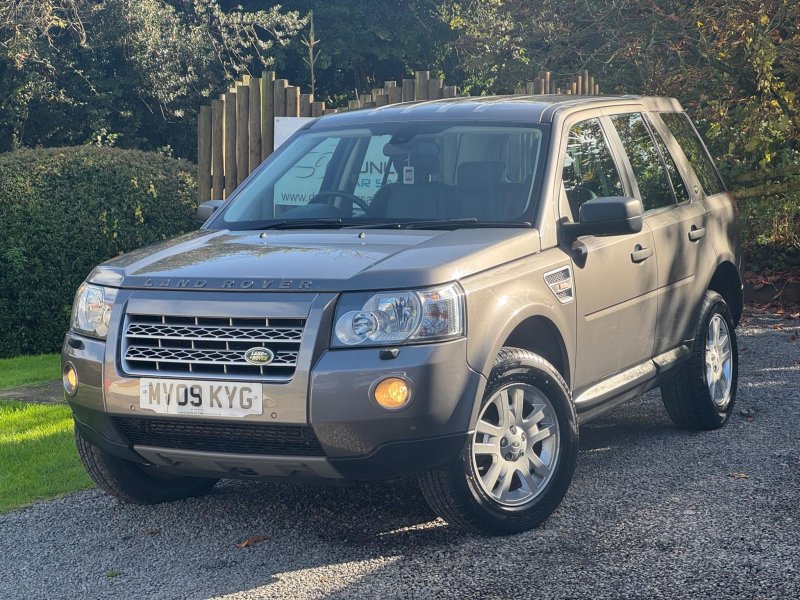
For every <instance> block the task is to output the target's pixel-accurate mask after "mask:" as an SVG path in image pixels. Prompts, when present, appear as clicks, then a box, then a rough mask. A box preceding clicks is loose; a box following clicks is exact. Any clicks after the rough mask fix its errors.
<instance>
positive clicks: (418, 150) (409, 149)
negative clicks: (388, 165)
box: [383, 140, 439, 158]
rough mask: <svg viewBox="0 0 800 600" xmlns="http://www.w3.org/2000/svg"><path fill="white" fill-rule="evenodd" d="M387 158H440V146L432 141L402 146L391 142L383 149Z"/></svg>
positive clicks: (414, 141)
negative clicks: (410, 155) (414, 156)
mask: <svg viewBox="0 0 800 600" xmlns="http://www.w3.org/2000/svg"><path fill="white" fill-rule="evenodd" d="M383 153H384V154H385V155H386V156H391V157H395V156H407V155H409V154H416V155H423V154H424V155H428V156H436V157H437V158H438V156H439V145H438V144H437V143H436V142H434V141H432V140H411V141H410V142H405V143H401V144H395V143H392V142H389V143H388V144H386V145H385V146H384V147H383Z"/></svg>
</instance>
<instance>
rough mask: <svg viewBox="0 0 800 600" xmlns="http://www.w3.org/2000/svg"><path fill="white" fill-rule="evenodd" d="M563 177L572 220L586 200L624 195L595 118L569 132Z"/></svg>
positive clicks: (577, 125) (579, 124)
mask: <svg viewBox="0 0 800 600" xmlns="http://www.w3.org/2000/svg"><path fill="white" fill-rule="evenodd" d="M562 177H563V180H564V189H565V190H566V192H567V199H568V200H569V205H570V208H571V209H572V218H573V220H577V219H578V209H580V206H581V204H583V203H584V202H586V201H587V200H591V199H592V198H600V197H603V196H622V195H623V191H622V180H621V179H620V176H619V172H618V171H617V167H616V166H615V165H614V159H613V158H612V156H611V152H610V151H609V149H608V144H606V140H605V137H603V129H602V127H600V122H599V121H598V120H597V119H588V120H586V121H581V122H580V123H577V124H575V125H573V127H572V129H570V130H569V137H568V138H567V153H566V156H564V172H563V174H562Z"/></svg>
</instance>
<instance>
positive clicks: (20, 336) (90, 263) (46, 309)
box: [0, 146, 196, 357]
mask: <svg viewBox="0 0 800 600" xmlns="http://www.w3.org/2000/svg"><path fill="white" fill-rule="evenodd" d="M195 198H196V188H195V180H194V165H192V164H191V163H188V162H186V161H179V160H175V159H171V158H166V157H164V156H162V155H160V154H153V153H146V152H139V151H137V150H118V149H113V148H98V147H91V146H78V147H71V148H48V149H37V150H19V151H14V152H8V153H5V154H0V357H7V356H15V355H17V354H34V353H42V352H52V351H55V350H57V349H58V348H59V347H60V345H61V342H62V339H63V336H64V332H65V331H66V329H67V327H68V325H69V314H70V307H71V305H72V299H73V295H74V293H75V290H76V289H77V287H78V286H79V285H80V283H81V282H82V281H83V279H84V278H85V277H86V276H87V275H88V274H89V272H90V271H91V270H92V269H93V268H94V267H95V266H96V265H97V264H98V263H100V262H102V261H104V260H106V259H108V258H111V257H114V256H117V255H119V254H122V253H124V252H128V251H129V250H133V249H135V248H139V247H141V246H144V245H145V244H149V243H152V242H156V241H159V240H162V239H165V238H169V237H172V236H174V235H177V234H179V233H183V232H185V231H188V230H190V229H192V228H194V227H196V224H195V223H194V211H195V206H196V200H195Z"/></svg>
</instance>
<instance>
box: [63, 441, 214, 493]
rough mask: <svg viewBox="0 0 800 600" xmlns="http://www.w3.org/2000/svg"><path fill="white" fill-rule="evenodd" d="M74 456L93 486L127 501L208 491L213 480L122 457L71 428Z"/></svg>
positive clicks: (211, 486)
mask: <svg viewBox="0 0 800 600" xmlns="http://www.w3.org/2000/svg"><path fill="white" fill-rule="evenodd" d="M75 443H76V445H77V447H78V456H79V457H80V459H81V462H82V463H83V466H84V467H85V468H86V471H87V472H88V473H89V476H90V477H91V478H92V479H93V480H94V482H95V483H96V484H97V486H98V487H99V488H100V489H102V490H104V491H105V492H107V493H109V494H111V495H112V496H114V497H115V498H117V499H119V500H121V501H122V502H125V503H129V504H160V503H161V502H171V501H173V500H181V499H183V498H190V497H193V496H202V495H203V494H206V493H208V492H209V491H210V490H211V488H213V487H214V485H215V484H216V483H217V481H218V480H217V479H206V478H203V477H182V476H176V475H171V474H169V473H164V472H162V471H160V470H159V468H158V467H155V466H153V467H149V466H146V465H139V464H137V463H134V462H131V461H128V460H123V459H121V458H118V457H116V456H114V455H112V454H109V453H108V452H105V451H103V450H101V449H100V448H98V447H97V446H94V445H92V444H90V443H89V442H88V441H86V439H85V438H84V437H83V436H82V435H81V433H80V431H78V429H77V428H76V429H75Z"/></svg>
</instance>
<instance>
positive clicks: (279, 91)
mask: <svg viewBox="0 0 800 600" xmlns="http://www.w3.org/2000/svg"><path fill="white" fill-rule="evenodd" d="M288 85H289V82H288V81H286V80H285V79H276V80H275V83H274V84H273V90H272V91H273V94H272V96H273V100H272V102H273V108H274V110H275V112H274V113H273V116H274V117H285V116H286V88H287V86H288Z"/></svg>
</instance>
